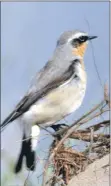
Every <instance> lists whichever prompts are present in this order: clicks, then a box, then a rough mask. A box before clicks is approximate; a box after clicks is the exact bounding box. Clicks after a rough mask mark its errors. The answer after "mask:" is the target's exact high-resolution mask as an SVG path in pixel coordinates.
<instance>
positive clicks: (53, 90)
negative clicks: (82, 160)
mask: <svg viewBox="0 0 111 186" xmlns="http://www.w3.org/2000/svg"><path fill="white" fill-rule="evenodd" d="M96 37H97V36H88V34H87V33H85V32H81V31H78V30H75V31H67V32H64V33H63V34H62V35H61V36H60V38H59V40H58V41H57V45H56V49H55V51H54V53H53V55H52V57H51V58H50V60H49V61H48V62H47V63H46V65H45V66H44V67H43V68H42V69H41V70H40V71H39V72H38V73H37V75H36V77H35V79H34V82H33V83H32V84H31V87H30V89H29V90H28V92H27V93H26V95H25V96H24V97H23V99H22V100H21V101H20V102H19V103H18V105H17V106H16V107H15V109H14V111H13V112H12V113H11V114H10V115H9V116H8V117H7V118H6V119H5V121H4V122H3V123H2V125H1V126H2V127H5V126H6V125H7V124H8V123H10V122H12V121H14V120H15V119H17V118H20V122H22V124H23V128H24V131H23V142H22V148H21V153H20V156H19V160H18V162H17V165H16V168H15V172H19V171H20V169H21V166H22V160H23V156H26V164H27V167H28V168H29V169H30V170H34V168H35V163H36V162H35V155H34V154H35V150H36V149H35V148H33V149H32V147H31V143H32V141H31V139H29V138H30V137H31V136H34V135H36V133H37V132H38V133H39V128H36V127H35V129H34V128H33V126H43V127H49V126H51V125H53V124H54V123H56V122H57V121H59V120H61V119H63V118H64V117H65V116H67V115H69V114H71V113H72V112H74V111H75V110H77V109H78V108H79V107H80V105H81V103H82V101H83V98H84V95H85V91H86V82H87V78H86V71H85V66H84V61H83V57H84V53H85V50H86V47H87V44H88V41H89V40H91V39H95V38H96ZM25 138H28V139H27V140H26V141H24V139H25ZM35 146H36V142H35V143H34V147H35Z"/></svg>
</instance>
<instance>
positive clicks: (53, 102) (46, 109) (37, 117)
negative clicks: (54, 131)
mask: <svg viewBox="0 0 111 186" xmlns="http://www.w3.org/2000/svg"><path fill="white" fill-rule="evenodd" d="M82 73H83V72H82V71H81V73H80V76H82V77H84V76H83V74H82ZM85 90H86V79H83V80H77V79H74V80H71V81H70V82H69V81H68V83H67V84H66V83H65V84H64V85H62V86H60V87H59V88H57V89H55V90H53V91H51V92H50V93H49V94H48V95H46V96H45V97H44V98H42V99H40V100H39V101H37V102H36V103H35V104H34V105H33V106H31V107H30V109H29V111H27V112H26V113H25V114H24V115H23V116H22V117H21V120H22V122H23V123H24V124H26V128H27V127H28V126H30V127H31V125H35V124H38V125H39V126H40V125H42V126H47V127H48V126H50V125H51V124H53V123H55V122H57V121H59V120H61V119H63V118H64V117H65V116H66V115H68V114H70V113H72V112H74V111H75V110H77V109H78V108H79V107H80V105H81V103H82V101H83V98H84V95H85ZM30 127H29V128H30ZM25 130H26V129H25ZM30 132H31V131H30V130H29V132H28V133H30ZM28 135H29V134H28Z"/></svg>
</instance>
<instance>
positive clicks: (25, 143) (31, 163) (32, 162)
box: [14, 125, 40, 173]
mask: <svg viewBox="0 0 111 186" xmlns="http://www.w3.org/2000/svg"><path fill="white" fill-rule="evenodd" d="M39 134H40V129H39V127H38V126H36V125H35V126H33V127H32V133H31V138H30V139H26V136H25V134H24V135H23V139H22V147H21V152H20V154H19V158H18V161H17V163H16V166H15V170H14V172H15V173H18V172H20V171H21V169H22V164H23V158H24V157H25V158H26V166H27V168H28V169H29V170H31V171H34V170H35V167H36V147H37V142H38V137H39Z"/></svg>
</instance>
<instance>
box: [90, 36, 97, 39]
mask: <svg viewBox="0 0 111 186" xmlns="http://www.w3.org/2000/svg"><path fill="white" fill-rule="evenodd" d="M96 38H97V36H88V40H91V39H96Z"/></svg>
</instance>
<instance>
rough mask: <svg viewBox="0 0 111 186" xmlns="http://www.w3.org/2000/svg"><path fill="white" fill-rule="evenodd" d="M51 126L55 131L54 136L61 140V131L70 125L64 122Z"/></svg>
mask: <svg viewBox="0 0 111 186" xmlns="http://www.w3.org/2000/svg"><path fill="white" fill-rule="evenodd" d="M51 128H52V129H53V130H54V131H55V133H54V134H53V135H54V137H55V138H57V139H58V140H60V139H61V138H62V135H61V131H62V130H64V129H66V128H68V125H66V124H64V123H62V124H57V125H52V126H51Z"/></svg>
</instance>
